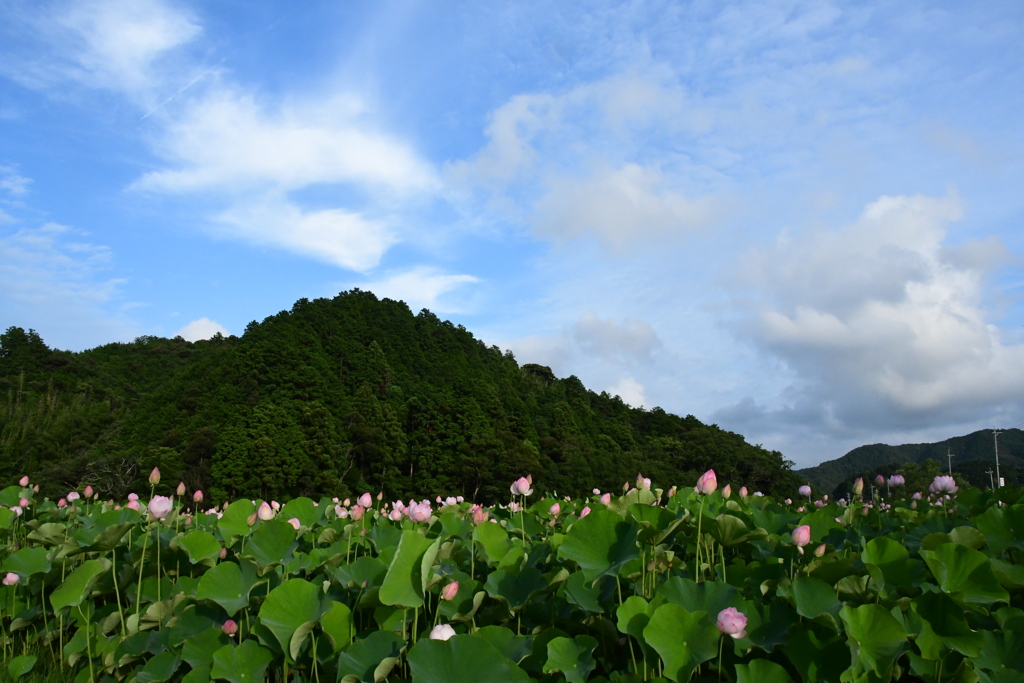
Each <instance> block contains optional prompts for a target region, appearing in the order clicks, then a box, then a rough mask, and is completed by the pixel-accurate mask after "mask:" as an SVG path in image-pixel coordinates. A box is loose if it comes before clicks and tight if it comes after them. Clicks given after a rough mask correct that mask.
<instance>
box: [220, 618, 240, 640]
mask: <svg viewBox="0 0 1024 683" xmlns="http://www.w3.org/2000/svg"><path fill="white" fill-rule="evenodd" d="M221 630H222V631H224V633H225V634H226V635H229V636H233V635H235V634H236V633H238V624H236V623H235V620H234V619H228V620H227V621H225V622H224V625H223V626H221Z"/></svg>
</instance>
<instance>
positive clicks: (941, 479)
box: [928, 474, 959, 493]
mask: <svg viewBox="0 0 1024 683" xmlns="http://www.w3.org/2000/svg"><path fill="white" fill-rule="evenodd" d="M928 490H929V491H931V492H932V493H956V492H957V491H958V490H959V487H958V486H957V485H956V481H955V480H954V479H953V477H951V476H949V475H947V474H940V475H938V476H937V477H935V479H933V480H932V483H931V484H930V485H929V486H928Z"/></svg>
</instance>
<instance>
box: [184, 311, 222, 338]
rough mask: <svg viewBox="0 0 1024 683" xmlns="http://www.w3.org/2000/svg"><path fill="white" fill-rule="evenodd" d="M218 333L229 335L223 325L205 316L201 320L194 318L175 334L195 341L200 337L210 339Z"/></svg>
mask: <svg viewBox="0 0 1024 683" xmlns="http://www.w3.org/2000/svg"><path fill="white" fill-rule="evenodd" d="M217 333H220V334H221V335H222V336H224V337H227V336H229V335H228V331H227V329H226V328H225V327H224V326H223V325H221V324H220V323H218V322H215V321H213V320H210V319H209V318H205V317H204V318H200V319H199V320H193V321H192V322H190V323H189V324H188V325H185V327H183V328H181V329H180V330H178V331H177V332H176V333H175V336H176V337H182V338H184V339H185V341H190V342H195V341H199V340H200V339H209V338H210V337H212V336H213V335H215V334H217Z"/></svg>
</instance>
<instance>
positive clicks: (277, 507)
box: [270, 500, 281, 512]
mask: <svg viewBox="0 0 1024 683" xmlns="http://www.w3.org/2000/svg"><path fill="white" fill-rule="evenodd" d="M270 507H272V508H274V512H277V511H278V510H280V509H281V504H280V503H278V502H277V501H276V500H272V501H270Z"/></svg>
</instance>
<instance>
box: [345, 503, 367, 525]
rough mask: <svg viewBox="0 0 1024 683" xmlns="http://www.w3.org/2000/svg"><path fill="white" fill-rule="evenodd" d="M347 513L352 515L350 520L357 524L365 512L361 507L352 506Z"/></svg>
mask: <svg viewBox="0 0 1024 683" xmlns="http://www.w3.org/2000/svg"><path fill="white" fill-rule="evenodd" d="M349 512H350V513H351V514H352V519H353V520H355V521H357V522H358V521H359V520H361V519H362V518H363V514H364V513H365V512H366V510H365V509H363V506H362V505H353V506H352V509H351V510H349Z"/></svg>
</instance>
